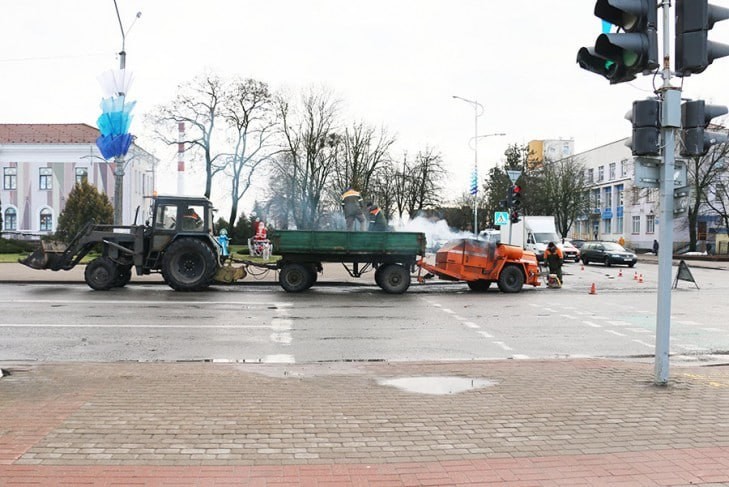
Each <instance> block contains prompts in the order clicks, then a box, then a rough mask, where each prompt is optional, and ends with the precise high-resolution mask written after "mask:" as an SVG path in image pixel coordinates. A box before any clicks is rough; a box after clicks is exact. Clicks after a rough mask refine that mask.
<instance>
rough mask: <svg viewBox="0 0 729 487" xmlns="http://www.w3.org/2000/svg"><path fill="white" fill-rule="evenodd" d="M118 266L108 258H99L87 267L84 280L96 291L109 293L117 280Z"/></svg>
mask: <svg viewBox="0 0 729 487" xmlns="http://www.w3.org/2000/svg"><path fill="white" fill-rule="evenodd" d="M117 275H118V274H117V270H116V264H115V263H114V261H112V260H111V259H110V258H108V257H97V258H96V259H94V260H92V261H91V262H89V263H88V264H87V265H86V270H85V271H84V279H85V280H86V284H88V285H89V287H90V288H91V289H93V290H95V291H107V290H109V289H111V288H112V287H114V282H115V281H116V279H117Z"/></svg>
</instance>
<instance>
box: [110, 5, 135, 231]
mask: <svg viewBox="0 0 729 487" xmlns="http://www.w3.org/2000/svg"><path fill="white" fill-rule="evenodd" d="M114 9H116V18H117V20H119V29H120V30H121V36H122V49H121V51H120V52H119V69H120V70H121V71H122V72H123V71H124V70H125V69H126V64H127V52H126V39H127V34H129V31H130V30H132V27H133V26H134V23H135V22H136V21H137V19H138V18H139V17H141V16H142V12H137V15H136V16H135V17H134V20H133V21H132V24H131V25H130V26H129V28H128V29H127V30H126V32H125V31H124V25H123V24H122V20H121V15H119V7H118V6H117V4H116V0H114ZM118 95H119V96H124V95H125V93H122V92H119V93H118ZM126 165H127V161H125V160H124V155H120V156H117V157H115V158H114V224H115V225H121V224H122V223H123V219H124V218H123V211H124V168H125V167H126Z"/></svg>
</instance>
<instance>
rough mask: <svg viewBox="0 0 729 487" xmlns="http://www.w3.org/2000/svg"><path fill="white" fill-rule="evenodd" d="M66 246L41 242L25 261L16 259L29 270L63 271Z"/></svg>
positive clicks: (66, 258) (65, 259)
mask: <svg viewBox="0 0 729 487" xmlns="http://www.w3.org/2000/svg"><path fill="white" fill-rule="evenodd" d="M65 251H66V246H65V245H64V244H62V243H59V242H42V243H41V246H40V248H39V249H38V250H36V251H34V252H33V253H32V254H30V255H29V256H28V257H26V258H25V259H18V262H20V263H21V264H23V265H27V266H28V267H30V268H31V269H51V270H54V271H57V270H60V269H63V268H64V267H65V265H66V263H67V262H66V261H67V260H68V257H67V255H66V254H65Z"/></svg>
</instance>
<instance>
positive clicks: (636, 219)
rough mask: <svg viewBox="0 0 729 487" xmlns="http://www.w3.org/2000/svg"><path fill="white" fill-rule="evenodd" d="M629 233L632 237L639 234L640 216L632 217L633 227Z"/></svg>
mask: <svg viewBox="0 0 729 487" xmlns="http://www.w3.org/2000/svg"><path fill="white" fill-rule="evenodd" d="M630 233H632V234H633V235H638V234H640V215H638V216H634V217H633V226H632V228H631V229H630Z"/></svg>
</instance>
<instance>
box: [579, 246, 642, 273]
mask: <svg viewBox="0 0 729 487" xmlns="http://www.w3.org/2000/svg"><path fill="white" fill-rule="evenodd" d="M580 252H581V253H582V263H583V264H585V265H587V264H589V263H590V262H601V263H603V264H605V265H606V266H608V267H610V266H611V265H613V264H623V265H627V266H628V267H633V266H634V265H635V263H636V262H638V258H637V257H636V256H635V254H634V253H633V252H630V251H628V250H625V248H623V246H622V245H619V244H617V243H615V242H602V241H599V240H597V241H590V242H585V244H584V245H583V246H582V248H581V249H580Z"/></svg>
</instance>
